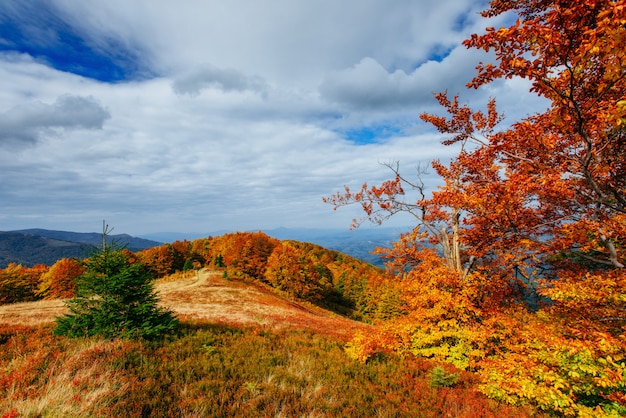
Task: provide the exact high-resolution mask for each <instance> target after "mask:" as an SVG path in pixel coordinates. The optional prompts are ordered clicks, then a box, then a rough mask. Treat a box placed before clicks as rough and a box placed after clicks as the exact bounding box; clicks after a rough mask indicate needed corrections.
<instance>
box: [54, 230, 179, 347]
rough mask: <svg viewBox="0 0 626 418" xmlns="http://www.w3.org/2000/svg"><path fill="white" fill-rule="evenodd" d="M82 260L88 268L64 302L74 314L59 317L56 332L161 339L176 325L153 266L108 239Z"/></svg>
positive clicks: (69, 334) (72, 334)
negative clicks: (160, 299)
mask: <svg viewBox="0 0 626 418" xmlns="http://www.w3.org/2000/svg"><path fill="white" fill-rule="evenodd" d="M107 232H108V231H107V227H106V226H105V227H104V228H103V248H102V250H101V251H98V252H94V253H93V254H92V255H91V257H89V258H88V259H86V260H84V261H83V263H84V266H85V272H84V273H83V274H82V275H81V276H80V277H79V278H78V279H77V283H76V296H75V297H74V298H73V299H71V300H68V301H67V302H66V306H67V308H68V309H69V311H70V313H69V314H66V315H64V316H61V317H58V318H56V322H57V328H56V330H55V333H56V334H57V335H66V336H70V337H82V336H92V335H101V336H104V337H107V338H113V337H125V338H135V337H142V338H146V339H154V338H158V337H160V336H162V335H164V334H166V333H168V332H171V331H172V330H174V329H175V328H176V326H177V325H178V321H177V320H176V318H175V316H174V315H173V313H172V312H170V311H168V310H166V309H163V308H160V307H158V306H157V302H158V299H157V296H156V294H155V293H154V287H153V277H152V274H151V273H150V271H149V269H148V268H147V267H146V266H144V265H143V264H141V263H137V262H135V261H134V260H133V257H132V253H130V252H129V251H126V250H125V249H124V248H123V247H119V246H118V245H116V244H115V243H112V244H108V245H107V241H106V234H107Z"/></svg>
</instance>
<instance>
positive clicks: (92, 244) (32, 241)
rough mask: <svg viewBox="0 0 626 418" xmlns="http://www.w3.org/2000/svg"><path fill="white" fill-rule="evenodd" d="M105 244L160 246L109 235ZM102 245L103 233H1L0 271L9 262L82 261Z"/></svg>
mask: <svg viewBox="0 0 626 418" xmlns="http://www.w3.org/2000/svg"><path fill="white" fill-rule="evenodd" d="M107 242H108V243H112V242H116V243H118V244H120V245H126V246H127V248H128V249H129V250H130V251H139V250H142V249H146V248H151V247H155V246H159V245H162V243H160V242H156V241H151V240H146V239H143V238H137V237H132V236H130V235H128V234H118V235H110V236H108V239H107ZM100 246H102V234H98V233H95V232H93V233H90V232H70V231H54V230H47V229H40V228H32V229H22V230H15V231H0V269H3V268H6V267H7V266H8V265H9V264H10V263H15V264H21V265H23V266H26V267H32V266H34V265H37V264H45V265H52V264H54V263H55V262H56V261H58V260H60V259H61V258H84V257H87V256H88V255H89V253H90V252H91V251H93V250H94V249H95V248H98V247H100Z"/></svg>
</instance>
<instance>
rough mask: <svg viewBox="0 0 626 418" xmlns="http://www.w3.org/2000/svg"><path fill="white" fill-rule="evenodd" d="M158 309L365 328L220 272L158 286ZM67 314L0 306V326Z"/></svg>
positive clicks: (233, 321)
mask: <svg viewBox="0 0 626 418" xmlns="http://www.w3.org/2000/svg"><path fill="white" fill-rule="evenodd" d="M155 290H156V291H157V293H158V295H159V299H160V303H161V305H163V306H165V307H167V308H169V309H171V310H172V311H174V312H175V313H176V315H177V316H178V317H179V318H181V319H183V320H190V321H208V322H218V323H224V324H228V325H259V326H263V327H270V328H285V327H289V328H296V329H311V330H315V331H318V332H322V333H325V334H329V335H336V336H339V337H347V336H349V335H352V334H353V332H354V331H355V330H357V329H366V328H367V326H366V325H364V324H361V323H359V322H356V321H351V320H349V319H346V318H343V317H341V316H339V315H335V314H333V313H331V312H328V311H325V310H323V309H320V308H317V307H314V306H310V305H308V304H306V305H305V304H300V303H297V302H294V301H291V300H288V299H285V298H282V297H279V296H277V295H276V294H274V293H273V292H271V291H270V290H267V289H264V288H262V287H260V286H255V285H252V284H247V283H242V282H237V281H230V280H226V279H223V278H222V277H221V273H220V272H216V271H209V270H202V271H199V272H197V274H196V275H192V276H190V277H187V278H180V279H176V280H169V281H157V283H156V286H155ZM66 312H67V309H66V308H65V306H64V301H63V300H59V299H57V300H43V301H37V302H25V303H15V304H10V305H2V306H0V324H1V323H11V324H24V325H37V324H42V323H47V322H52V321H54V318H55V317H57V316H59V315H63V314H64V313H66Z"/></svg>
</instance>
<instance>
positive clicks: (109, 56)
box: [0, 0, 152, 82]
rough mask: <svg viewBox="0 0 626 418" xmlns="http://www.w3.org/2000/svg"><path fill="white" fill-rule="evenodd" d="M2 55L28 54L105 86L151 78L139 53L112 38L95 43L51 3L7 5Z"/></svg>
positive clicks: (1, 26) (0, 26) (0, 14)
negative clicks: (67, 20) (102, 82)
mask: <svg viewBox="0 0 626 418" xmlns="http://www.w3.org/2000/svg"><path fill="white" fill-rule="evenodd" d="M0 51H4V52H8V51H11V52H18V53H26V54H29V55H31V56H32V57H34V58H36V59H38V60H41V61H44V62H46V63H47V64H48V65H49V66H50V67H52V68H55V69H57V70H60V71H65V72H69V73H73V74H78V75H80V76H83V77H88V78H92V79H95V80H99V81H104V82H118V81H125V80H133V79H145V78H149V77H150V76H151V75H152V74H150V71H149V70H148V69H147V68H146V67H145V66H144V64H142V62H141V60H140V54H139V52H138V51H132V50H130V49H128V48H127V47H126V46H125V45H124V44H123V43H122V42H120V41H119V40H116V39H112V38H104V39H99V40H98V42H97V43H96V42H95V41H94V40H92V39H89V38H88V37H87V36H85V35H84V34H81V33H80V31H79V30H77V28H74V27H72V26H71V25H70V24H68V23H67V22H66V21H65V20H64V19H63V16H61V15H60V14H59V13H58V12H57V11H56V10H54V8H53V6H51V5H50V4H49V3H48V2H43V1H41V2H39V1H34V2H21V1H10V0H9V1H8V2H7V3H5V4H3V6H2V8H0Z"/></svg>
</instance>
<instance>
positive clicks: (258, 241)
mask: <svg viewBox="0 0 626 418" xmlns="http://www.w3.org/2000/svg"><path fill="white" fill-rule="evenodd" d="M279 243H280V241H279V240H277V239H275V238H272V237H270V236H268V235H267V234H265V233H263V232H236V233H231V234H224V235H222V236H219V237H216V238H213V239H212V240H211V249H210V252H211V257H212V259H213V263H214V265H215V264H216V263H217V262H218V261H219V263H220V264H221V265H224V266H225V267H226V269H227V271H228V273H229V275H232V276H243V277H247V278H252V279H257V280H263V275H264V273H265V269H266V268H267V259H268V257H269V256H270V254H272V251H273V250H274V247H276V246H277V245H278V244H279Z"/></svg>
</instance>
